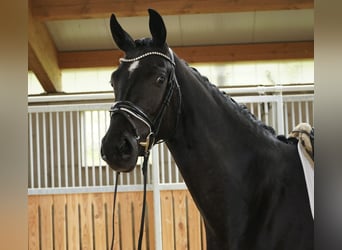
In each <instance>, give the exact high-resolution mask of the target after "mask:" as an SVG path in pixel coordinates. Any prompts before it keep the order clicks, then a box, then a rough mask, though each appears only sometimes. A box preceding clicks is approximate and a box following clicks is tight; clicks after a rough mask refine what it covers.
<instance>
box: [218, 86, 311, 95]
mask: <svg viewBox="0 0 342 250" xmlns="http://www.w3.org/2000/svg"><path fill="white" fill-rule="evenodd" d="M220 90H222V91H225V92H227V93H228V94H245V93H257V94H264V93H266V92H270V93H272V92H300V91H314V85H313V84H309V85H304V84H303V85H295V86H282V85H277V86H257V87H242V88H241V87H240V88H220Z"/></svg>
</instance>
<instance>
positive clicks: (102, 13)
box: [28, 0, 314, 93]
mask: <svg viewBox="0 0 342 250" xmlns="http://www.w3.org/2000/svg"><path fill="white" fill-rule="evenodd" d="M313 7H314V2H313V0H259V1H255V0H152V1H143V0H125V1H123V0H101V1H99V0H73V1H70V0H31V1H30V2H29V10H28V11H29V14H28V49H29V51H28V54H29V57H28V60H29V62H28V64H29V70H32V71H33V72H34V73H35V75H36V76H37V78H38V80H39V81H40V83H41V84H42V86H43V88H44V90H45V91H46V92H47V93H55V92H60V91H61V70H62V69H65V68H82V67H112V66H114V64H115V63H116V62H118V58H120V57H122V55H123V54H122V52H121V51H119V50H117V49H116V48H113V49H104V48H100V47H99V48H95V49H91V50H81V51H79V50H78V51H68V50H59V49H57V48H58V46H57V44H56V41H55V40H54V39H53V36H52V35H51V32H50V31H49V29H48V27H47V24H48V23H49V22H53V21H56V20H61V21H63V20H65V21H69V20H78V19H87V20H95V19H98V18H108V17H109V16H110V14H111V13H115V14H116V16H118V17H132V18H134V17H139V16H146V15H147V11H146V10H147V9H148V8H154V9H156V10H158V12H159V13H160V14H161V15H163V16H165V15H189V14H205V13H232V12H235V13H239V12H257V11H274V12H275V11H282V10H294V11H296V10H298V11H299V10H303V9H313ZM144 25H147V24H144ZM312 37H313V36H312ZM313 47H314V44H313V41H312V40H308V41H307V40H306V41H277V42H263V43H260V42H258V43H250V42H247V43H240V44H206V45H192V46H173V47H172V48H173V49H174V51H175V52H176V53H177V54H178V55H179V56H180V57H182V58H184V59H185V60H186V61H188V62H228V61H246V60H273V59H297V58H313V50H314V49H313Z"/></svg>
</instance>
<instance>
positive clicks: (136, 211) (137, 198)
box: [131, 192, 146, 249]
mask: <svg viewBox="0 0 342 250" xmlns="http://www.w3.org/2000/svg"><path fill="white" fill-rule="evenodd" d="M131 204H132V213H133V214H132V216H133V223H134V225H133V231H134V238H133V242H134V246H135V247H134V249H137V247H138V239H139V233H140V222H141V211H142V206H143V193H142V192H134V193H132V196H131ZM145 219H146V217H145ZM145 222H146V221H145ZM141 247H142V249H146V223H145V226H144V235H143V242H142V245H141Z"/></svg>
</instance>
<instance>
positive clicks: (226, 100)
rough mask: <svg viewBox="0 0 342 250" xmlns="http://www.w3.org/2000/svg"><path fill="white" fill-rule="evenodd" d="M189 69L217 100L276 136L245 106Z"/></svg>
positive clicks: (272, 130) (194, 70) (271, 129)
mask: <svg viewBox="0 0 342 250" xmlns="http://www.w3.org/2000/svg"><path fill="white" fill-rule="evenodd" d="M189 68H190V69H191V70H192V72H193V73H194V75H195V76H196V78H197V79H198V80H199V81H200V82H201V83H202V84H204V85H205V86H207V87H208V89H210V90H211V92H213V93H214V94H216V95H217V96H218V97H219V98H221V99H223V100H224V103H226V104H227V105H229V104H230V103H232V104H233V105H234V106H235V107H236V108H237V110H238V111H239V113H241V114H242V115H244V116H245V117H246V118H247V119H249V120H250V121H252V122H253V123H254V124H256V125H257V126H258V127H260V128H262V129H264V130H266V131H268V132H270V133H271V135H273V136H276V132H275V130H274V128H272V127H271V126H268V125H266V124H265V123H264V122H262V121H261V120H259V119H257V118H256V117H255V115H254V114H252V113H251V112H250V110H249V109H248V108H247V106H246V105H244V104H239V103H237V102H236V101H235V100H234V99H233V98H232V97H231V96H230V95H228V94H227V93H225V92H224V91H220V90H219V89H218V87H217V86H216V85H214V84H212V83H211V82H210V81H209V79H208V78H207V77H206V76H203V75H201V73H199V71H198V70H197V69H195V68H193V67H190V66H189Z"/></svg>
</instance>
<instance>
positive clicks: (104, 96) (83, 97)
mask: <svg viewBox="0 0 342 250" xmlns="http://www.w3.org/2000/svg"><path fill="white" fill-rule="evenodd" d="M220 90H222V91H225V92H227V93H228V94H244V93H257V94H259V93H265V92H286V91H288V92H301V91H314V85H313V84H303V85H294V86H282V85H277V86H257V87H239V88H232V87H230V88H220ZM89 100H110V101H112V100H113V93H92V94H71V95H53V96H29V97H28V103H29V104H31V103H39V102H44V103H46V102H65V101H89Z"/></svg>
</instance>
